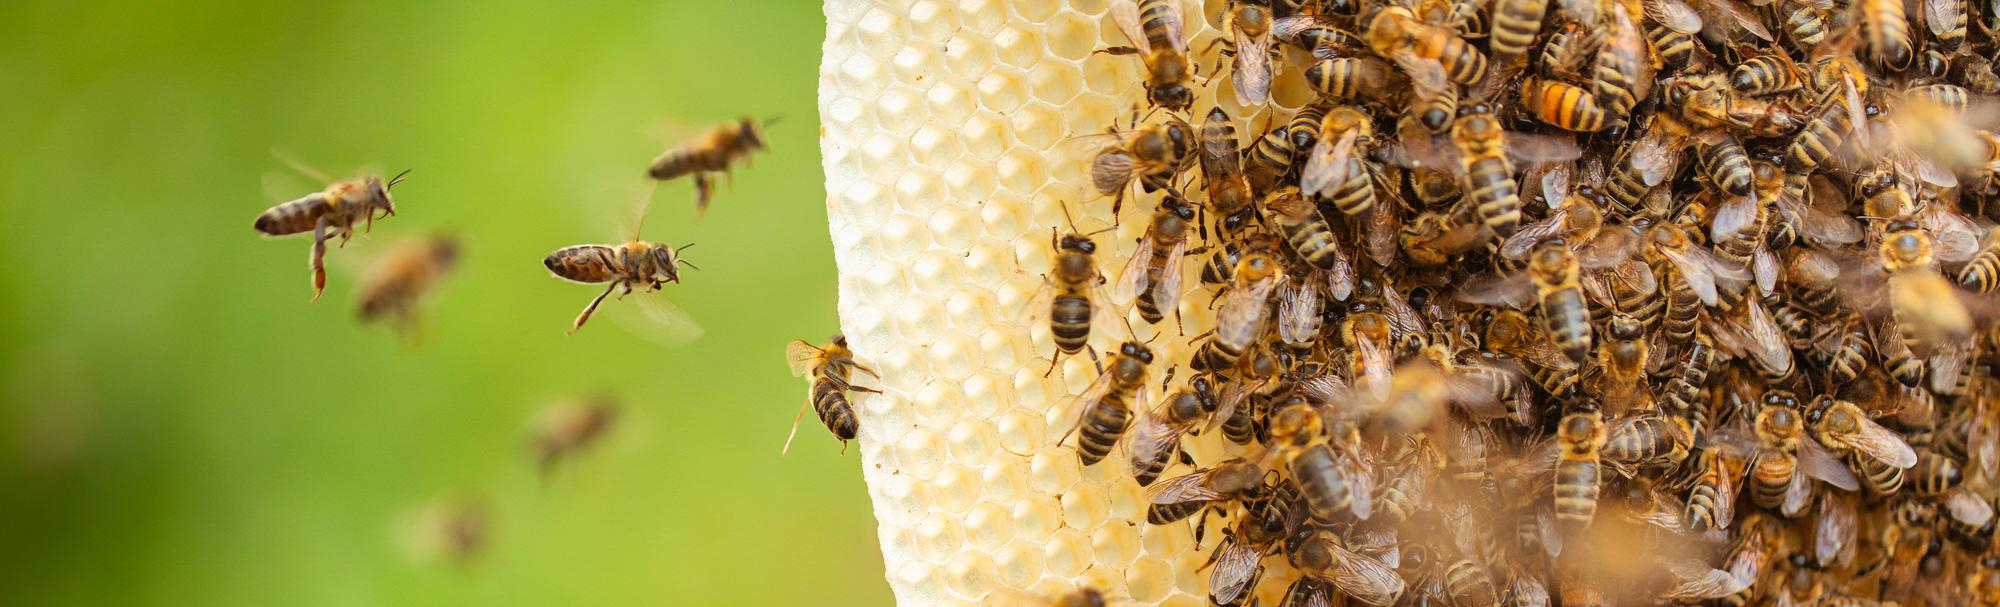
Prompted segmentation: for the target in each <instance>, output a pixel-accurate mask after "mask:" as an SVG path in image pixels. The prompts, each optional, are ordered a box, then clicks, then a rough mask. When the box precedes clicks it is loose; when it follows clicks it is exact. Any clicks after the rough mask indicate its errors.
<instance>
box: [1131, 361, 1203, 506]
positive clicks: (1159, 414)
mask: <svg viewBox="0 0 2000 607" xmlns="http://www.w3.org/2000/svg"><path fill="white" fill-rule="evenodd" d="M1216 407H1217V404H1216V397H1215V384H1214V380H1212V379H1211V378H1209V377H1208V376H1206V375H1197V376H1195V377H1194V378H1193V379H1190V380H1188V385H1187V386H1185V387H1183V388H1181V389H1179V390H1176V391H1174V393H1173V394H1169V395H1167V399H1166V400H1165V401H1161V402H1160V404H1159V406H1157V407H1154V408H1153V410H1151V411H1149V412H1145V413H1143V414H1142V415H1140V416H1139V422H1138V425H1137V426H1134V427H1133V429H1132V438H1131V443H1129V445H1130V447H1131V448H1130V449H1129V450H1130V451H1131V455H1132V478H1133V480H1136V481H1138V482H1139V486H1141V487H1144V486H1147V485H1151V484H1153V481H1154V480H1156V479H1158V478H1159V477H1160V473H1161V472H1163V471H1165V470H1166V469H1167V466H1169V465H1172V463H1173V459H1174V456H1176V455H1180V454H1181V436H1182V435H1185V434H1188V433H1189V432H1192V431H1194V430H1195V428H1196V427H1198V426H1199V425H1200V424H1201V422H1202V421H1204V420H1206V419H1207V418H1208V415H1209V414H1211V413H1214V412H1215V409H1216Z"/></svg>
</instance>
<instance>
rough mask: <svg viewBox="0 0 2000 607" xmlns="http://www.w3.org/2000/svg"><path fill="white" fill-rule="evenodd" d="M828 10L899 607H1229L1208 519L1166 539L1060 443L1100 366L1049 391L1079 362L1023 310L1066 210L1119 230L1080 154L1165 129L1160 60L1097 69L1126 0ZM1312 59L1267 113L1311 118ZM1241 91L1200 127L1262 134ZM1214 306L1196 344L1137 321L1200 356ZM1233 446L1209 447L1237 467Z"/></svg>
mask: <svg viewBox="0 0 2000 607" xmlns="http://www.w3.org/2000/svg"><path fill="white" fill-rule="evenodd" d="M1226 4H1227V3H1226V1H1224V0H1212V1H1210V2H1207V3H1205V4H1204V3H1202V2H1195V1H1189V2H1185V6H1184V12H1185V14H1186V15H1187V16H1188V21H1189V23H1188V24H1187V25H1188V28H1189V31H1188V36H1189V38H1188V40H1189V48H1190V49H1192V50H1193V51H1195V52H1196V55H1195V60H1196V62H1197V63H1198V64H1199V66H1200V69H1201V74H1202V75H1207V74H1208V73H1209V71H1210V70H1211V69H1213V67H1214V66H1215V65H1216V64H1217V62H1218V61H1220V60H1219V59H1218V58H1217V54H1216V53H1214V52H1212V51H1211V52H1206V53H1203V52H1201V51H1202V50H1203V49H1205V48H1207V46H1208V45H1209V43H1210V42H1211V41H1213V40H1215V39H1217V38H1218V37H1220V36H1222V35H1224V32H1223V30H1222V27H1223V24H1222V14H1223V12H1224V10H1225V8H1226ZM825 10H826V17H827V36H826V44H825V47H824V49H823V59H822V61H823V63H822V64H821V66H820V82H819V99H820V122H821V124H822V125H823V127H822V128H823V131H822V137H821V146H820V147H821V152H822V155H823V162H824V168H825V173H826V190H827V215H828V219H829V222H830V224H831V232H832V238H833V243H834V250H835V258H836V261H837V263H838V265H839V269H840V319H841V330H842V331H844V332H845V333H846V335H847V338H848V341H849V345H850V346H851V347H852V348H853V349H854V351H855V354H856V357H857V358H858V359H859V360H861V361H863V362H865V363H867V364H870V365H872V366H873V367H874V368H875V369H876V370H877V371H879V372H880V374H881V378H880V380H879V383H880V387H881V388H882V390H883V393H882V394H879V395H857V396H858V397H859V398H857V399H856V400H855V404H856V408H857V413H858V415H859V417H860V420H861V433H860V436H859V443H860V452H861V460H862V465H863V476H864V478H865V479H866V481H867V484H868V491H869V497H870V499H871V501H872V502H873V506H874V511H875V517H876V522H877V524H878V535H879V536H880V540H881V543H882V553H883V557H884V560H885V561H886V566H887V576H888V579H889V585H890V587H891V588H892V589H893V590H894V592H895V595H896V598H897V600H898V601H899V602H900V603H902V604H907V605H956V604H1024V603H1035V602H1037V601H1042V602H1046V601H1047V600H1049V599H1050V598H1051V597H1054V596H1056V595H1059V594H1062V593H1065V592H1068V591H1071V590H1073V589H1075V588H1076V587H1077V586H1078V585H1079V584H1089V585H1091V586H1094V587H1095V588H1097V589H1099V590H1101V591H1102V592H1104V594H1105V595H1106V596H1108V597H1111V598H1113V599H1114V600H1117V601H1119V602H1124V601H1130V602H1134V603H1141V604H1160V605H1187V606H1194V605H1202V604H1205V601H1206V597H1207V585H1208V575H1207V572H1206V571H1205V570H1202V571H1197V569H1198V568H1200V567H1201V565H1202V564H1203V562H1204V561H1205V560H1206V559H1207V556H1208V554H1207V552H1206V551H1202V550H1196V549H1194V544H1195V539H1194V537H1193V526H1192V523H1190V522H1183V523H1176V524H1172V525H1165V526H1152V525H1147V524H1146V523H1145V522H1144V520H1145V506H1146V499H1145V495H1144V492H1143V491H1142V489H1141V488H1140V487H1139V486H1138V485H1137V484H1136V483H1135V482H1134V481H1133V480H1132V477H1131V473H1130V470H1129V467H1128V464H1126V463H1125V460H1124V458H1121V457H1118V456H1117V454H1116V453H1115V452H1114V454H1113V456H1112V457H1110V458H1107V459H1106V460H1105V461H1103V462H1100V463H1098V464H1096V465H1094V466H1090V467H1087V468H1086V467H1083V466H1081V465H1080V463H1079V462H1078V460H1077V456H1076V453H1075V452H1074V451H1073V450H1072V449H1071V448H1070V447H1069V446H1068V445H1066V444H1065V445H1058V444H1057V440H1058V439H1059V438H1060V437H1061V435H1062V434H1063V432H1064V431H1065V430H1066V429H1068V428H1069V427H1070V426H1071V425H1073V424H1074V423H1075V417H1074V409H1071V408H1068V407H1065V406H1063V405H1064V400H1065V398H1066V397H1067V396H1069V395H1074V394H1076V393H1078V392H1080V391H1082V390H1083V388H1084V387H1085V386H1086V385H1088V384H1089V382H1090V380H1091V379H1093V378H1094V377H1095V371H1094V370H1093V367H1092V364H1091V361H1090V359H1089V358H1088V357H1087V356H1074V357H1066V358H1064V359H1063V360H1062V361H1061V363H1060V364H1059V365H1058V366H1057V368H1056V370H1055V372H1054V373H1052V374H1049V375H1048V376H1047V377H1046V378H1045V377H1044V371H1047V370H1048V368H1049V364H1050V363H1049V357H1050V355H1051V353H1053V352H1054V351H1055V344H1054V342H1053V341H1052V340H1051V337H1050V334H1049V330H1048V327H1047V326H1046V325H1047V323H1046V322H1042V323H1034V322H1031V320H1032V315H1031V314H1028V313H1024V312H1023V308H1024V307H1026V305H1027V304H1028V303H1029V300H1030V299H1031V298H1032V297H1033V296H1034V295H1035V292H1036V291H1037V290H1038V289H1040V288H1041V286H1042V284H1043V273H1044V272H1045V271H1046V270H1047V268H1048V267H1049V263H1050V259H1049V258H1050V254H1049V253H1050V246H1049V242H1048V241H1049V236H1050V230H1051V229H1052V228H1057V227H1062V226H1065V225H1066V223H1065V220H1064V212H1063V206H1064V204H1065V203H1066V204H1067V205H1068V206H1069V208H1070V212H1071V213H1072V214H1074V215H1075V217H1076V220H1077V223H1078V225H1077V227H1078V228H1079V229H1081V230H1083V231H1085V232H1089V231H1095V230H1098V229H1102V228H1105V227H1108V226H1111V225H1112V224H1113V223H1114V222H1113V218H1112V216H1111V201H1110V199H1109V198H1106V197H1103V196H1100V195H1097V194H1096V193H1095V191H1094V190H1092V189H1091V188H1090V186H1089V181H1088V176H1087V175H1086V174H1085V166H1086V162H1087V159H1085V158H1083V157H1081V156H1080V155H1079V154H1078V153H1077V152H1076V151H1074V150H1070V149H1066V146H1064V142H1065V141H1067V140H1070V139H1071V138H1073V137H1074V136H1077V135H1085V134H1090V133H1096V132H1102V131H1103V130H1104V129H1105V127H1106V126H1107V125H1112V124H1114V123H1115V124H1120V125H1124V124H1129V122H1130V120H1131V119H1132V118H1133V116H1134V114H1135V112H1139V111H1143V108H1142V107H1141V106H1143V103H1144V99H1145V92H1144V90H1143V88H1142V85H1141V82H1142V79H1143V78H1142V76H1143V75H1142V70H1143V68H1142V65H1141V61H1140V60H1139V59H1137V58H1135V57H1132V56H1114V55H1109V54H1100V53H1095V51H1096V50H1098V49H1101V48H1105V47H1108V46H1115V45H1122V44H1125V41H1124V40H1123V36H1122V35H1121V34H1120V33H1119V32H1118V31H1117V28H1116V26H1115V25H1113V23H1112V20H1111V19H1109V18H1108V17H1107V16H1106V15H1105V11H1106V2H1105V1H1104V0H1069V1H1058V0H960V1H956V2H953V1H946V0H914V1H911V0H828V1H827V2H826V5H825ZM1288 52H1294V51H1288ZM1293 63H1297V62H1280V64H1281V65H1286V66H1287V67H1286V68H1283V69H1280V71H1279V72H1278V73H1277V75H1276V78H1275V81H1274V83H1273V86H1272V100H1271V103H1270V104H1269V105H1268V106H1264V107H1260V112H1262V111H1273V112H1280V113H1282V114H1284V115H1289V114H1290V113H1291V112H1292V111H1294V110H1296V109H1297V108H1298V107H1300V106H1302V105H1304V104H1305V103H1306V102H1307V101H1309V98H1310V94H1309V90H1308V89H1307V87H1306V85H1305V83H1304V80H1303V77H1302V75H1301V74H1300V73H1298V72H1297V71H1296V70H1295V69H1291V68H1290V67H1289V65H1287V64H1293ZM1221 72H1222V73H1220V74H1217V75H1215V76H1214V78H1215V80H1214V81H1212V82H1211V83H1210V85H1209V88H1211V90H1214V91H1216V92H1215V94H1214V95H1213V97H1214V98H1213V99H1210V98H1208V97H1210V96H1207V95H1204V96H1202V97H1203V99H1201V100H1199V101H1197V105H1196V106H1195V107H1194V108H1193V109H1192V111H1191V112H1190V113H1189V114H1188V115H1190V116H1202V115H1204V113H1206V112H1207V111H1208V109H1209V104H1214V103H1220V104H1221V105H1222V107H1223V108H1224V109H1226V110H1228V111H1229V112H1230V115H1231V116H1235V117H1236V119H1237V120H1238V123H1237V126H1238V129H1239V132H1259V131H1258V130H1256V128H1255V127H1256V125H1259V124H1262V123H1263V120H1264V118H1265V117H1264V115H1263V114H1262V113H1254V114H1248V115H1244V114H1243V112H1242V108H1241V106H1240V105H1238V104H1237V103H1236V100H1235V98H1234V92H1233V89H1232V87H1230V86H1228V85H1227V83H1226V82H1224V81H1225V80H1227V79H1228V78H1229V76H1228V74H1227V72H1228V70H1226V69H1225V70H1221ZM1152 198H1154V197H1153V196H1145V197H1142V200H1141V201H1139V202H1134V201H1131V200H1128V201H1127V203H1126V204H1124V205H1123V207H1124V208H1123V211H1122V217H1119V218H1117V221H1116V223H1117V225H1118V227H1117V229H1116V230H1115V231H1112V232H1107V233H1105V234H1101V235H1098V236H1097V237H1095V240H1096V242H1097V243H1098V246H1099V248H1098V252H1097V255H1096V257H1097V262H1098V266H1099V268H1100V269H1101V270H1102V271H1103V272H1105V273H1106V274H1107V275H1110V274H1113V273H1115V271H1116V269H1117V268H1120V267H1122V266H1123V264H1124V263H1125V260H1126V258H1127V256H1129V255H1130V254H1131V253H1132V252H1133V250H1134V249H1136V248H1137V240H1138V238H1139V237H1140V236H1141V235H1142V234H1143V233H1144V231H1145V227H1146V224H1147V221H1146V215H1147V214H1148V213H1149V212H1150V208H1151V207H1152V206H1153V205H1152V204H1150V201H1151V200H1152ZM1190 265H1191V264H1190ZM1181 271H1184V272H1190V273H1192V272H1194V271H1195V269H1194V268H1192V267H1186V268H1182V270H1181ZM1187 281H1188V282H1190V283H1191V282H1192V281H1193V277H1192V276H1189V277H1187ZM1207 299H1208V298H1207V297H1205V296H1200V295H1198V294H1197V295H1191V296H1189V297H1188V298H1185V299H1184V300H1183V301H1182V302H1181V308H1182V311H1183V315H1182V316H1183V318H1184V319H1185V320H1186V322H1187V323H1188V324H1187V326H1185V327H1183V328H1180V329H1178V330H1177V329H1176V328H1175V325H1174V323H1171V322H1168V323H1162V324H1161V325H1159V327H1158V328H1159V329H1162V330H1164V331H1166V333H1165V334H1164V335H1159V336H1157V338H1156V336H1155V335H1153V333H1154V331H1155V330H1156V328H1155V327H1153V326H1151V325H1148V324H1146V323H1144V322H1142V321H1141V320H1140V319H1138V318H1137V317H1136V313H1134V314H1133V317H1132V318H1129V319H1127V320H1128V321H1129V322H1130V323H1131V325H1132V326H1133V328H1134V330H1135V331H1136V333H1137V335H1136V337H1138V338H1139V339H1142V340H1145V339H1153V342H1152V348H1153V349H1154V351H1155V353H1156V354H1158V355H1160V356H1161V358H1160V359H1161V360H1185V359H1186V357H1187V355H1188V353H1189V349H1188V348H1189V346H1188V339H1187V336H1193V335H1197V334H1199V333H1200V332H1202V331H1203V330H1205V329H1206V327H1203V326H1201V325H1200V323H1201V322H1202V321H1203V319H1204V318H1205V317H1206V316H1207V314H1205V313H1204V314H1196V313H1195V312H1196V311H1198V310H1199V311H1203V312H1205V311H1206V306H1207V304H1208V301H1207ZM1110 341H1111V338H1110V337H1109V336H1108V335H1107V332H1105V331H1101V330H1094V331H1093V334H1092V336H1091V344H1092V346H1093V347H1094V348H1095V349H1096V350H1097V351H1098V352H1105V351H1108V350H1115V348H1116V344H1113V343H1110ZM1162 371H1163V369H1161V368H1157V367H1156V368H1155V369H1153V374H1154V375H1153V378H1154V379H1153V380H1152V381H1153V383H1154V385H1155V386H1156V389H1155V394H1156V395H1157V393H1158V390H1157V384H1158V379H1159V373H1161V372H1162ZM1182 372H1183V373H1184V374H1185V372H1186V370H1185V369H1183V370H1182ZM1218 434H1219V433H1209V435H1208V436H1206V437H1200V438H1193V439H1190V440H1189V441H1188V443H1187V448H1188V450H1189V451H1191V452H1192V453H1193V455H1194V456H1195V457H1196V459H1197V460H1199V461H1215V460H1216V459H1219V458H1220V457H1223V456H1222V455H1219V454H1223V453H1225V451H1223V450H1224V448H1225V447H1224V446H1223V443H1224V442H1225V441H1223V440H1222V439H1221V438H1220V437H1219V436H1218ZM1235 448H1236V447H1235V446H1233V445H1231V446H1229V447H1228V449H1235ZM1183 472H1184V471H1183ZM1168 474H1169V475H1172V474H1175V472H1174V471H1173V470H1169V472H1168ZM1213 541H1214V540H1213V537H1210V538H1209V542H1210V543H1212V542H1213ZM1272 567H1274V570H1273V571H1271V572H1269V574H1267V575H1266V576H1265V577H1264V582H1263V586H1261V587H1260V589H1259V591H1260V592H1259V594H1260V596H1261V597H1262V598H1263V599H1264V600H1265V601H1266V602H1267V603H1270V602H1274V601H1275V599H1276V598H1277V595H1278V594H1280V593H1282V591H1283V587H1282V585H1283V580H1284V579H1287V578H1288V577H1289V576H1287V575H1284V574H1282V572H1279V571H1276V569H1282V568H1283V567H1284V565H1282V564H1281V563H1272Z"/></svg>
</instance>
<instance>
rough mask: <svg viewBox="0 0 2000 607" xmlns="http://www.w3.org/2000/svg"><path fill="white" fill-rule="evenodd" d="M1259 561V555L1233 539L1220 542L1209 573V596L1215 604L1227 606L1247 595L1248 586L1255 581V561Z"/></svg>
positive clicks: (1256, 551)
mask: <svg viewBox="0 0 2000 607" xmlns="http://www.w3.org/2000/svg"><path fill="white" fill-rule="evenodd" d="M1263 559H1264V555H1263V553H1261V552H1259V551H1258V550H1257V549H1256V548H1252V547H1250V545H1248V544H1245V543H1243V542H1239V541H1237V540H1236V538H1233V537H1232V538H1228V539H1225V540H1223V543H1222V546H1221V547H1219V548H1216V555H1215V570H1213V571H1210V572H1209V576H1208V594H1209V596H1210V597H1211V598H1213V599H1215V603H1216V604H1218V605H1231V604H1234V603H1235V601H1236V599H1238V598H1242V597H1244V596H1248V595H1249V593H1250V590H1251V588H1250V583H1251V582H1254V581H1256V578H1257V562H1258V561H1261V560H1263Z"/></svg>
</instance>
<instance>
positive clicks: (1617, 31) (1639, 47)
mask: <svg viewBox="0 0 2000 607" xmlns="http://www.w3.org/2000/svg"><path fill="white" fill-rule="evenodd" d="M1636 5H1637V3H1632V4H1626V3H1615V2H1614V3H1609V6H1610V8H1611V17H1612V18H1611V20H1610V22H1609V23H1608V31H1607V32H1606V34H1605V36H1604V44H1603V46H1601V47H1599V48H1598V49H1597V62H1596V65H1595V66H1594V69H1593V70H1592V72H1591V73H1592V77H1591V82H1590V84H1591V92H1592V93H1595V94H1596V100H1595V101H1596V102H1597V103H1599V104H1601V106H1602V107H1603V109H1604V112H1603V113H1604V115H1605V125H1606V126H1618V125H1623V124H1625V122H1626V120H1627V119H1629V118H1630V117H1631V114H1632V106H1634V105H1638V103H1639V100H1640V99H1643V98H1645V97H1646V95H1647V94H1648V92H1649V91H1650V90H1651V87H1652V84H1653V74H1652V73H1651V70H1650V68H1651V67H1652V66H1651V64H1650V63H1649V61H1648V59H1649V58H1650V57H1651V53H1649V52H1648V51H1647V43H1646V35H1645V32H1643V31H1641V30H1640V29H1639V25H1638V20H1639V16H1638V15H1636V14H1633V13H1632V12H1631V10H1632V7H1634V6H1636Z"/></svg>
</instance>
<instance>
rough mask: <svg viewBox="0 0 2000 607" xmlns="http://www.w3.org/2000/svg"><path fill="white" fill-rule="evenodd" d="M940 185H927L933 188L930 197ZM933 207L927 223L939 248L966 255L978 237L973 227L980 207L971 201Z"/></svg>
mask: <svg viewBox="0 0 2000 607" xmlns="http://www.w3.org/2000/svg"><path fill="white" fill-rule="evenodd" d="M899 185H900V184H899ZM940 185H941V184H939V183H936V182H933V183H929V184H926V186H927V187H930V188H931V190H930V195H932V196H936V195H937V191H938V188H939V187H940ZM931 206H932V208H934V209H935V210H934V211H932V212H931V214H930V217H928V218H926V219H925V222H926V223H928V224H929V227H930V230H931V234H933V235H934V237H935V238H936V239H937V247H938V248H940V249H943V250H944V251H942V252H951V253H964V252H965V251H966V250H967V249H968V248H970V247H971V246H972V239H973V238H974V237H976V236H978V232H977V230H974V229H973V227H974V226H976V225H977V219H978V216H979V206H978V205H977V204H976V203H972V202H971V201H967V203H965V204H955V205H947V206H943V207H941V208H940V207H939V205H937V204H935V203H933V204H932V205H931ZM961 258H962V257H961Z"/></svg>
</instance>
